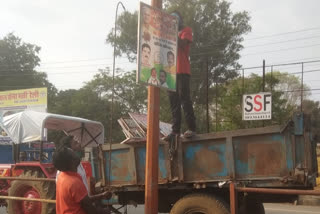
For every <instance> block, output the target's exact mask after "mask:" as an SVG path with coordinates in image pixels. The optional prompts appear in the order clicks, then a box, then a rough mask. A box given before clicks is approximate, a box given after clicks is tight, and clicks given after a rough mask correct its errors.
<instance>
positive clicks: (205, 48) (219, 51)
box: [106, 0, 251, 132]
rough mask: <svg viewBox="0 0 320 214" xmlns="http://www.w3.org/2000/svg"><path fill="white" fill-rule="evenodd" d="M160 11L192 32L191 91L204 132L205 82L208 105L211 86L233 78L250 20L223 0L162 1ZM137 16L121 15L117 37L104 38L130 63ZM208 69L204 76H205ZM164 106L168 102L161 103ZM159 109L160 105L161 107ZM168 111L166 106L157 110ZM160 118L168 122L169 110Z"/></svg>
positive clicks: (245, 13)
mask: <svg viewBox="0 0 320 214" xmlns="http://www.w3.org/2000/svg"><path fill="white" fill-rule="evenodd" d="M164 10H166V11H167V12H172V11H174V10H178V11H179V12H180V13H181V14H182V16H183V17H184V23H185V25H187V26H190V27H191V28H192V29H193V34H194V41H193V44H192V47H191V73H192V79H191V81H192V83H191V91H192V97H193V101H194V106H195V113H196V118H197V124H198V132H205V130H206V125H205V124H204V123H203V119H204V118H206V117H205V115H203V114H204V113H205V112H204V109H205V106H206V85H207V81H208V85H209V94H210V105H212V104H213V103H212V102H211V101H212V99H211V98H213V96H214V95H213V94H215V88H214V84H215V83H216V82H218V83H223V82H225V81H227V80H230V79H233V78H235V77H237V73H236V72H235V71H231V70H230V68H239V67H240V65H239V63H238V59H239V58H240V55H239V51H240V50H241V49H242V48H243V46H242V45H241V42H242V41H243V35H244V34H246V33H248V32H250V30H251V27H250V25H249V20H250V17H249V15H248V13H247V12H245V11H243V12H236V13H233V12H232V11H231V9H230V3H229V2H227V1H225V0H165V1H164ZM137 22H138V13H137V12H134V13H129V12H125V13H123V14H121V15H120V16H119V17H118V22H117V24H118V31H117V38H115V37H114V29H112V30H111V31H110V33H109V34H108V37H107V39H106V41H107V43H110V44H111V45H114V44H115V42H116V44H117V54H118V55H122V54H126V55H127V57H128V58H129V60H130V61H135V60H136V53H137V27H138V23H137ZM207 69H208V71H209V72H208V73H209V74H208V77H207V75H206V73H207ZM165 102H166V103H168V101H167V100H166V101H165ZM161 106H163V105H161ZM163 109H168V106H163V107H161V111H162V110H163ZM160 114H161V118H162V119H164V120H165V121H170V119H169V118H171V115H170V110H168V111H167V112H161V113H160Z"/></svg>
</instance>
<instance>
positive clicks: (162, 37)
mask: <svg viewBox="0 0 320 214" xmlns="http://www.w3.org/2000/svg"><path fill="white" fill-rule="evenodd" d="M138 32H139V35H138V38H139V41H138V72H137V82H143V83H146V84H149V85H153V86H157V87H162V88H165V89H167V90H172V91H175V90H176V64H177V35H178V20H177V18H176V17H174V16H171V15H170V14H167V13H165V12H163V11H161V10H159V9H156V8H153V7H151V6H149V5H147V4H144V3H142V2H141V3H140V13H139V29H138Z"/></svg>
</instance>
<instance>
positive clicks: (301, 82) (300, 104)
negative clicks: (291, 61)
mask: <svg viewBox="0 0 320 214" xmlns="http://www.w3.org/2000/svg"><path fill="white" fill-rule="evenodd" d="M303 66H304V64H303V62H302V63H301V104H300V111H301V112H302V107H303V106H302V102H303V70H304V68H303Z"/></svg>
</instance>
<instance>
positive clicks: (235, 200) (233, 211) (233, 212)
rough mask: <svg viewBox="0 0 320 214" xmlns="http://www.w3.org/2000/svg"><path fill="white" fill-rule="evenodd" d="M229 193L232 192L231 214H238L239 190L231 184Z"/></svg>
mask: <svg viewBox="0 0 320 214" xmlns="http://www.w3.org/2000/svg"><path fill="white" fill-rule="evenodd" d="M229 191H230V212H231V214H237V213H238V212H237V211H238V198H237V190H236V188H235V184H234V183H233V182H231V183H230V186H229Z"/></svg>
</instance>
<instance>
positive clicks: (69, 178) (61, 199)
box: [53, 147, 108, 214]
mask: <svg viewBox="0 0 320 214" xmlns="http://www.w3.org/2000/svg"><path fill="white" fill-rule="evenodd" d="M79 163H80V158H79V157H78V156H77V155H76V154H75V153H74V152H73V151H72V150H71V149H70V148H66V147H63V148H60V149H58V150H57V151H56V152H55V153H54V155H53V165H54V166H55V167H56V168H57V169H58V170H60V171H61V173H60V174H59V179H58V181H57V183H56V213H57V214H99V213H108V211H107V210H103V209H101V210H100V209H97V208H96V207H94V206H93V204H92V202H91V200H90V198H89V196H88V192H87V189H86V187H85V185H84V184H83V182H82V178H81V176H80V175H79V174H78V173H77V167H78V165H79Z"/></svg>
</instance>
